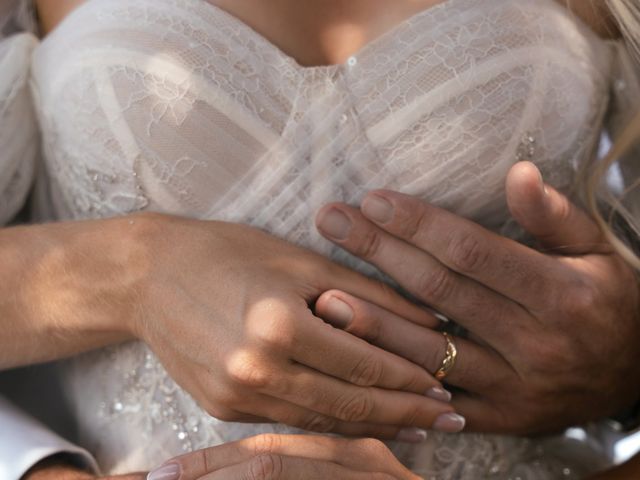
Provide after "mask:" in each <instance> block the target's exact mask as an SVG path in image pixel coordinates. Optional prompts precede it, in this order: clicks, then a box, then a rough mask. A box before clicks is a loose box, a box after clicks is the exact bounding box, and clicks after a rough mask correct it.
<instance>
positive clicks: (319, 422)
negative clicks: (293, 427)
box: [298, 414, 337, 433]
mask: <svg viewBox="0 0 640 480" xmlns="http://www.w3.org/2000/svg"><path fill="white" fill-rule="evenodd" d="M336 426H337V422H336V420H335V419H334V418H330V417H327V416H326V415H315V414H313V415H309V416H307V417H305V418H303V419H302V421H301V422H299V425H298V427H299V428H301V429H303V430H307V431H309V432H319V433H326V432H332V431H334V430H335V429H336Z"/></svg>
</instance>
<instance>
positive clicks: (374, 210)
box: [361, 195, 393, 224]
mask: <svg viewBox="0 0 640 480" xmlns="http://www.w3.org/2000/svg"><path fill="white" fill-rule="evenodd" d="M361 208H362V213H364V214H365V215H366V216H367V217H368V218H370V219H371V220H373V221H374V222H377V223H382V224H384V223H388V222H389V221H391V219H392V218H393V205H391V203H389V202H388V201H387V200H386V199H384V198H382V197H380V196H379V195H368V196H367V197H366V198H365V199H364V200H363V201H362V207H361Z"/></svg>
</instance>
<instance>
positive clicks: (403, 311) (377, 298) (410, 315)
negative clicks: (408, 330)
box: [317, 263, 439, 327]
mask: <svg viewBox="0 0 640 480" xmlns="http://www.w3.org/2000/svg"><path fill="white" fill-rule="evenodd" d="M317 280H318V283H319V284H318V289H319V290H320V291H324V290H329V289H331V288H337V289H340V290H343V291H345V292H349V293H351V294H353V295H355V296H356V297H359V298H362V299H365V300H367V301H369V302H372V303H375V304H377V305H380V306H381V307H382V308H385V309H386V310H389V311H390V312H394V313H395V314H397V315H399V316H401V317H402V318H406V319H407V320H410V321H412V322H414V323H417V324H419V325H425V326H430V327H436V326H437V325H438V323H439V322H438V320H437V319H436V318H435V317H434V316H433V314H432V312H429V311H427V310H425V309H424V308H423V307H421V306H419V305H416V304H415V303H413V302H411V301H409V300H407V299H406V298H404V297H403V296H401V295H400V294H399V293H398V292H397V291H395V290H394V289H393V288H391V287H390V286H389V285H387V284H386V283H383V282H380V281H377V280H373V279H371V278H368V277H366V276H364V275H362V274H360V273H358V272H356V271H353V270H350V269H347V268H344V267H342V266H341V265H338V264H334V263H331V264H329V271H328V272H327V275H322V276H320V277H319V278H317Z"/></svg>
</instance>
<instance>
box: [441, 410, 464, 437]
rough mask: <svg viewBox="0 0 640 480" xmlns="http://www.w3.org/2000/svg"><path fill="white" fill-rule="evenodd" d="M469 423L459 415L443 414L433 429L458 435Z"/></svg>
mask: <svg viewBox="0 0 640 480" xmlns="http://www.w3.org/2000/svg"><path fill="white" fill-rule="evenodd" d="M466 423H467V421H466V420H465V419H464V417H463V416H462V415H458V414H457V413H443V414H442V415H440V416H439V417H438V418H436V421H435V422H434V423H433V429H434V430H438V431H440V432H445V433H458V432H461V431H462V430H464V425H465V424H466Z"/></svg>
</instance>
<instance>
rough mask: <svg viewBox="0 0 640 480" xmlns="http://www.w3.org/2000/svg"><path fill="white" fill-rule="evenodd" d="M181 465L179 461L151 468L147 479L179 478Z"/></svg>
mask: <svg viewBox="0 0 640 480" xmlns="http://www.w3.org/2000/svg"><path fill="white" fill-rule="evenodd" d="M179 479H180V465H178V464H177V463H167V464H166V465H162V466H161V467H158V468H156V469H155V470H151V471H150V472H149V475H147V480H179Z"/></svg>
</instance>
